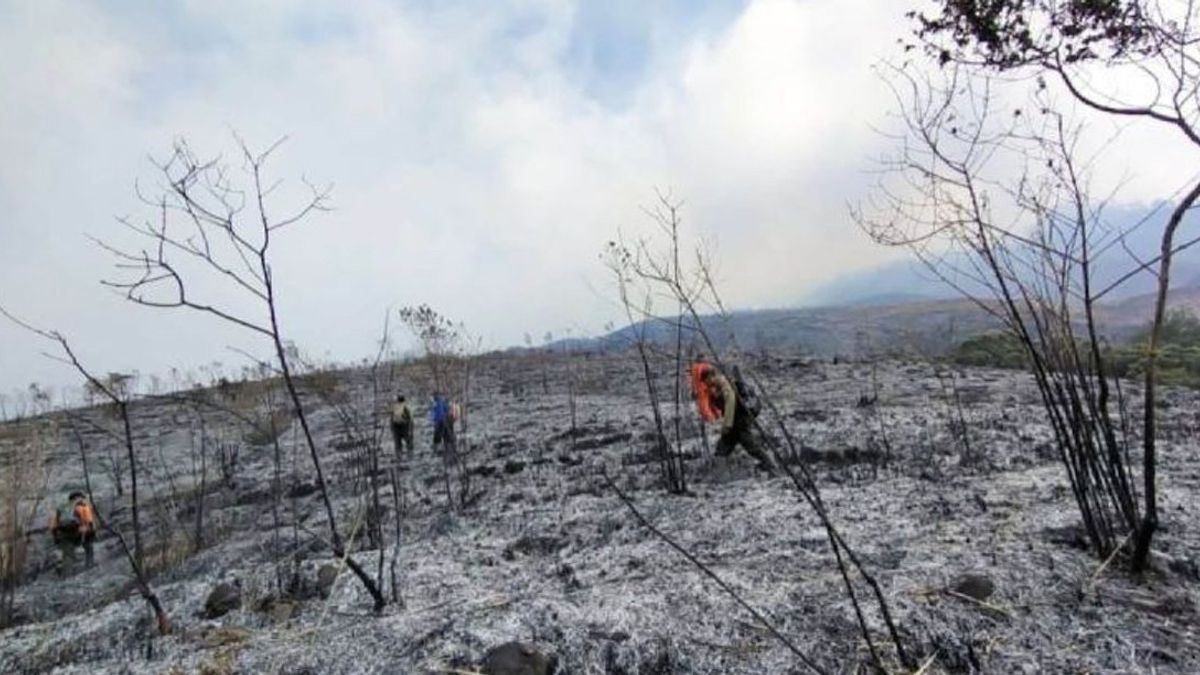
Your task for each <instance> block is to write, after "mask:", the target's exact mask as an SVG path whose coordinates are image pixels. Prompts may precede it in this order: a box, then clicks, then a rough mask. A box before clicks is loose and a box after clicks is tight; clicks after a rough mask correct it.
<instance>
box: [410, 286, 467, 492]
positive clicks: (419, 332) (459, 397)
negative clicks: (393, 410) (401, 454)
mask: <svg viewBox="0 0 1200 675" xmlns="http://www.w3.org/2000/svg"><path fill="white" fill-rule="evenodd" d="M400 320H401V321H402V322H403V323H404V325H405V326H406V327H407V328H408V329H409V331H410V332H411V333H412V334H413V336H414V337H415V338H416V339H417V341H418V342H419V343H420V345H421V356H422V361H423V363H424V365H425V367H426V369H427V370H428V374H429V381H430V383H431V384H432V389H433V391H434V392H436V393H441V394H444V395H446V396H449V397H450V398H451V400H452V401H455V402H457V404H458V411H459V415H460V416H461V419H460V420H458V421H459V422H461V423H462V429H461V431H462V436H463V437H462V438H457V437H452V440H450V441H449V442H447V443H446V444H445V445H444V447H443V453H444V454H443V456H442V459H443V469H444V471H443V478H444V483H445V486H446V504H447V506H448V507H450V508H453V507H454V505H455V503H456V501H455V499H454V496H453V490H452V489H451V485H450V480H451V474H452V473H453V474H454V475H455V478H456V480H457V482H458V484H459V489H458V500H457V504H458V506H459V507H460V508H461V507H465V506H467V504H468V502H470V500H471V499H472V492H471V472H470V470H469V467H468V466H467V455H468V453H469V452H470V444H469V442H468V440H467V438H466V433H467V431H468V426H467V420H468V418H469V415H470V413H469V411H468V404H469V403H470V385H471V363H472V360H473V357H474V354H475V352H476V351H477V350H478V348H479V345H480V341H479V340H477V339H474V338H472V337H471V336H470V334H469V333H468V332H467V329H466V327H465V326H464V325H463V324H462V323H460V322H455V321H452V320H451V319H449V318H448V317H446V316H443V315H442V314H440V313H438V312H437V311H436V310H434V309H433V308H432V307H430V306H429V305H419V306H416V307H404V308H402V309H401V310H400ZM450 424H451V428H453V425H454V424H455V420H451V421H450Z"/></svg>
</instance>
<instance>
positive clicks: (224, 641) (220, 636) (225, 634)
mask: <svg viewBox="0 0 1200 675" xmlns="http://www.w3.org/2000/svg"><path fill="white" fill-rule="evenodd" d="M251 635H252V633H251V632H250V629H248V628H243V627H241V626H217V627H216V628H213V629H212V630H210V631H208V632H206V633H205V634H204V642H205V644H207V645H208V646H209V647H221V646H224V645H232V644H237V643H238V642H245V641H246V640H249V639H250V636H251Z"/></svg>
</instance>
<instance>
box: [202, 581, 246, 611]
mask: <svg viewBox="0 0 1200 675" xmlns="http://www.w3.org/2000/svg"><path fill="white" fill-rule="evenodd" d="M241 606H242V588H241V586H240V585H238V584H236V583H230V582H228V581H223V582H221V583H219V584H217V585H216V587H214V588H213V589H212V592H210V593H209V594H208V598H207V599H206V600H205V601H204V618H206V619H216V618H218V617H222V616H225V615H226V614H228V613H230V612H232V611H233V610H235V609H237V608H239V607H241Z"/></svg>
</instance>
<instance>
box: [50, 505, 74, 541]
mask: <svg viewBox="0 0 1200 675" xmlns="http://www.w3.org/2000/svg"><path fill="white" fill-rule="evenodd" d="M79 526H80V522H79V516H78V515H76V514H75V505H74V504H68V505H67V506H66V508H63V509H59V511H58V522H57V523H56V525H55V529H57V530H58V531H59V532H62V533H64V534H74V533H76V532H78V531H79Z"/></svg>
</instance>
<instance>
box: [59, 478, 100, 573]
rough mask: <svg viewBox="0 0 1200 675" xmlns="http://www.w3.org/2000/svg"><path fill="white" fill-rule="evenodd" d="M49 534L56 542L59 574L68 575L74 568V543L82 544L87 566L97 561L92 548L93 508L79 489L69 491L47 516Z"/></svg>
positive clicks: (93, 534)
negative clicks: (63, 500) (64, 500)
mask: <svg viewBox="0 0 1200 675" xmlns="http://www.w3.org/2000/svg"><path fill="white" fill-rule="evenodd" d="M50 536H51V537H52V538H53V539H54V543H55V544H56V545H57V546H58V551H59V554H60V558H59V567H58V572H59V574H60V575H61V576H67V575H69V574H71V573H72V572H73V571H74V568H75V549H76V547H79V546H82V547H83V553H84V559H85V562H86V563H87V566H88V567H92V566H93V565H95V564H96V557H95V551H94V550H93V549H94V546H93V545H94V543H95V541H96V512H95V511H94V510H93V509H92V505H91V504H89V503H88V500H87V497H86V496H85V495H84V494H83V493H82V492H79V491H78V490H77V491H75V492H72V493H71V494H70V495H68V496H67V501H66V502H65V503H63V504H62V505H61V506H59V507H58V508H56V509H54V513H53V515H51V516H50Z"/></svg>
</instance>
